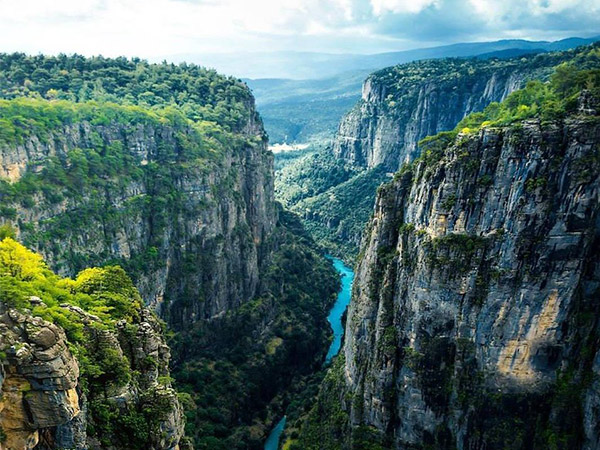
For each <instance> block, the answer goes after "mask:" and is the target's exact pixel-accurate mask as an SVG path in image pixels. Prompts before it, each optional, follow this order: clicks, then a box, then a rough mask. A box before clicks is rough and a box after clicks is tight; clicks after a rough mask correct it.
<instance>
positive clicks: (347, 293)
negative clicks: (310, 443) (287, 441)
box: [265, 256, 354, 450]
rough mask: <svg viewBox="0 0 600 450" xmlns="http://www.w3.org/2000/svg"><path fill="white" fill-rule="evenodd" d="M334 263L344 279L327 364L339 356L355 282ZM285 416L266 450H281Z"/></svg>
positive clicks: (330, 318) (333, 314)
mask: <svg viewBox="0 0 600 450" xmlns="http://www.w3.org/2000/svg"><path fill="white" fill-rule="evenodd" d="M328 259H330V260H331V261H332V262H333V267H335V270H337V271H338V273H339V274H340V276H341V277H342V289H341V290H340V292H339V293H338V296H337V299H336V300H335V304H334V305H333V307H332V308H331V311H329V316H327V320H328V321H329V324H330V325H331V329H332V330H333V341H331V345H330V346H329V350H328V352H327V356H326V357H325V364H329V363H330V362H331V360H332V358H333V357H334V356H335V355H337V354H338V353H339V351H340V348H341V346H342V338H343V337H344V326H343V325H342V316H343V315H344V312H346V308H348V304H349V303H350V297H351V296H352V282H353V281H354V272H353V271H352V269H351V268H350V267H348V266H346V265H345V264H344V263H343V262H342V260H341V259H338V258H334V257H330V256H328ZM285 419H286V418H285V416H284V417H283V418H282V419H281V420H280V421H279V422H278V423H277V425H275V428H273V430H271V433H270V434H269V437H268V438H267V441H266V442H265V450H277V449H278V448H279V439H280V438H281V433H283V429H284V428H285Z"/></svg>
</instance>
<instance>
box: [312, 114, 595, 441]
mask: <svg viewBox="0 0 600 450" xmlns="http://www.w3.org/2000/svg"><path fill="white" fill-rule="evenodd" d="M582 111H585V112H586V113H588V114H589V113H592V114H596V111H595V110H594V109H585V108H584V109H583V110H582ZM599 142H600V122H599V121H598V116H596V115H592V116H590V115H586V114H582V115H578V116H576V117H571V118H569V119H567V120H565V121H564V122H552V123H545V124H541V123H540V122H539V120H529V121H525V122H522V123H519V124H516V125H513V126H510V127H506V128H484V129H483V130H482V131H480V132H478V133H477V134H474V135H473V134H472V135H468V134H467V135H459V136H458V138H457V140H456V142H455V143H454V144H453V145H452V146H451V147H449V148H448V149H447V150H445V151H444V153H443V154H442V155H440V156H438V160H436V161H431V160H429V161H422V162H419V163H418V164H416V165H414V166H413V167H412V168H411V169H410V170H406V171H404V172H402V173H401V175H398V176H397V177H396V179H395V180H394V181H393V182H392V183H390V184H388V185H384V187H383V188H382V189H381V190H380V192H379V194H378V196H377V201H376V205H375V212H374V217H373V219H372V220H371V222H370V224H369V226H368V228H367V232H366V235H365V237H364V241H363V250H362V252H361V256H360V259H359V264H358V267H357V271H356V279H355V285H354V292H353V299H352V303H351V306H350V309H349V313H348V321H347V326H346V342H345V347H344V359H341V360H340V361H338V363H337V364H338V366H337V367H335V368H334V369H333V370H332V373H331V374H330V375H329V381H328V380H327V379H326V382H325V383H324V386H323V388H322V392H321V394H320V400H319V402H318V404H317V406H316V407H315V409H314V410H313V417H312V419H311V420H312V423H319V420H320V421H321V423H322V424H323V425H322V426H321V427H320V428H319V427H318V426H316V427H315V426H312V428H310V427H308V433H307V435H308V436H310V439H309V440H308V441H307V442H308V443H314V442H315V436H316V437H317V440H319V441H321V442H324V443H325V442H327V441H328V439H333V440H330V441H329V442H335V441H336V440H338V441H339V442H340V443H339V444H331V446H329V447H328V446H327V445H325V444H323V446H322V447H319V448H340V446H342V447H343V448H363V447H361V445H363V444H364V442H365V441H368V442H371V443H372V444H373V445H378V446H376V447H373V448H397V449H405V448H436V449H454V448H456V449H479V448H486V449H496V448H502V449H504V448H514V449H521V448H528V449H530V448H540V449H542V448H544V449H545V448H565V449H566V448H569V449H570V448H584V449H594V448H597V445H598V439H599V438H598V436H599V430H598V427H597V424H598V421H599V420H600V413H599V411H600V410H599V408H598V401H599V400H598V399H599V397H598V378H599V376H600V372H598V359H599V356H598V355H599V354H600V352H599V350H600V337H599V336H600V334H599V326H600V323H599V319H598V318H599V317H600V310H599V308H598V304H597V297H598V294H599V291H598V289H599V286H600V276H599V273H600V272H599V271H600V260H599V258H598V255H599V254H600V253H599V250H600V226H599V225H598V224H599V212H600V197H599V195H600V178H599V174H600V147H599ZM311 439H312V440H311ZM361 443H362V444H361ZM306 448H317V447H316V446H314V445H313V446H310V445H309V444H307V446H306Z"/></svg>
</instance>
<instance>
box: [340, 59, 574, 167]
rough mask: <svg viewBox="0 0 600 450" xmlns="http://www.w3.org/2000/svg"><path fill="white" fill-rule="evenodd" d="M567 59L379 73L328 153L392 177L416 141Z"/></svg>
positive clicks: (444, 64) (414, 151)
mask: <svg viewBox="0 0 600 450" xmlns="http://www.w3.org/2000/svg"><path fill="white" fill-rule="evenodd" d="M566 55H568V53H557V54H553V55H542V56H539V55H538V56H530V57H524V58H516V59H512V60H505V61H498V60H491V61H482V60H476V59H474V60H464V59H441V60H432V61H421V62H415V63H410V64H405V65H401V66H398V67H397V68H395V67H391V68H387V69H383V70H381V71H379V72H376V73H374V74H372V75H371V76H369V78H367V80H366V81H365V83H364V85H363V91H362V99H361V101H360V102H359V103H358V104H357V105H356V106H355V107H354V109H353V110H352V111H350V112H349V113H348V114H347V115H346V116H344V118H343V119H342V121H341V123H340V126H339V129H338V132H337V136H336V139H335V141H334V145H333V152H334V153H335V155H336V156H339V157H340V158H344V159H345V160H347V161H348V162H351V163H353V164H356V165H359V166H363V167H366V168H373V167H376V166H378V165H380V164H382V165H383V166H384V167H385V168H386V169H387V170H389V171H396V170H398V169H399V168H400V167H401V166H402V164H404V163H406V162H410V161H412V160H413V159H415V158H416V157H418V156H419V154H418V151H419V150H418V147H417V143H418V141H419V140H421V139H423V138H424V137H426V136H431V135H435V134H437V133H439V132H440V131H444V130H451V129H453V128H454V127H455V126H456V124H457V123H458V122H459V121H460V120H461V119H463V118H464V117H465V116H467V115H468V114H470V113H472V112H475V111H481V110H483V109H484V108H485V107H486V106H487V105H488V104H490V103H491V102H499V101H502V100H503V99H504V98H506V96H507V95H508V94H510V93H511V92H513V91H515V90H517V89H520V88H522V87H523V85H524V84H525V82H526V81H528V80H531V79H539V78H544V77H547V76H548V75H549V74H550V72H551V68H552V67H553V66H555V65H557V64H559V63H560V62H561V60H562V59H564V58H565V57H566ZM396 71H397V72H396Z"/></svg>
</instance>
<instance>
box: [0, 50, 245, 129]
mask: <svg viewBox="0 0 600 450" xmlns="http://www.w3.org/2000/svg"><path fill="white" fill-rule="evenodd" d="M0 97H2V98H6V99H14V98H20V97H34V98H40V97H41V98H45V99H48V100H54V99H62V100H68V101H71V102H78V103H81V102H87V101H90V100H94V101H99V102H103V103H104V102H112V103H119V104H123V105H137V106H142V107H144V108H156V107H158V108H163V107H166V106H172V107H177V108H178V109H179V110H180V111H181V112H182V113H183V114H184V115H185V116H186V117H188V118H189V119H191V120H193V121H201V120H206V121H210V122H216V123H218V124H220V125H221V126H223V127H225V128H227V129H230V130H240V129H241V128H242V127H244V126H245V124H246V123H247V121H248V119H249V117H248V112H249V110H248V104H249V103H251V102H253V99H252V96H251V94H250V92H249V91H248V89H247V88H246V86H245V85H244V84H243V83H242V82H241V81H239V80H236V79H234V78H228V77H224V76H222V75H220V74H218V73H217V72H216V71H214V70H209V69H204V68H202V67H198V66H196V65H193V64H185V63H184V64H179V65H175V64H167V63H163V64H149V63H148V62H146V61H144V60H141V59H138V58H133V59H127V58H103V57H101V56H98V57H92V58H87V57H83V56H80V55H73V56H67V55H64V54H62V55H58V56H43V55H37V56H27V55H25V54H23V53H13V54H0Z"/></svg>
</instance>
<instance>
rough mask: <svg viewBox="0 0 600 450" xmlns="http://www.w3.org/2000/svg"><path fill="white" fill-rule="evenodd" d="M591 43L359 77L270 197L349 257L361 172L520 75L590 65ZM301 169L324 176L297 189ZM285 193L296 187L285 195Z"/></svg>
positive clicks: (389, 161)
mask: <svg viewBox="0 0 600 450" xmlns="http://www.w3.org/2000/svg"><path fill="white" fill-rule="evenodd" d="M597 48H598V47H597V44H596V45H594V46H591V47H581V48H580V49H576V50H569V51H566V52H556V53H545V54H540V55H530V56H525V57H518V58H511V59H507V60H500V59H492V60H481V59H441V60H429V61H420V62H414V63H410V64H405V65H399V66H395V67H391V68H388V69H384V70H381V71H378V72H375V73H374V74H372V75H371V76H370V77H369V78H367V80H366V81H365V83H364V86H363V96H362V99H361V100H360V101H359V102H358V103H357V104H356V105H355V107H354V108H353V109H352V110H351V111H350V112H348V113H347V114H346V115H345V116H344V118H343V119H342V121H341V123H340V126H339V129H338V133H337V135H336V138H335V140H334V142H333V144H332V148H331V150H330V151H329V152H328V151H321V152H319V155H321V156H320V157H318V158H314V157H313V158H298V159H295V160H293V161H292V162H291V163H290V164H288V165H286V166H285V167H283V168H282V169H281V170H280V171H279V173H278V174H277V176H276V192H277V195H278V198H280V199H281V200H282V201H283V202H284V204H285V205H286V206H287V207H289V208H290V209H291V210H293V211H296V212H297V213H298V214H300V215H301V216H302V217H303V219H304V221H305V223H306V225H307V227H308V228H309V229H311V230H312V232H313V235H314V236H315V237H317V239H318V240H319V241H320V242H322V243H324V244H325V245H326V246H327V247H328V248H329V249H330V251H332V252H334V253H335V254H337V255H341V256H343V257H344V258H346V260H348V261H352V259H353V258H354V257H355V256H356V254H357V253H358V244H359V242H360V238H361V230H362V229H363V228H364V225H365V224H366V222H365V221H364V220H366V219H368V217H369V216H370V214H371V212H372V205H373V201H374V198H375V190H374V189H372V188H371V189H365V190H362V189H361V190H359V191H357V190H356V188H355V186H361V185H362V182H361V179H363V178H365V177H369V178H370V179H372V180H373V184H372V185H371V186H373V185H374V186H377V185H378V184H380V183H381V182H382V181H384V180H386V178H388V175H387V174H392V173H393V172H395V171H397V170H398V169H399V168H400V167H401V166H402V165H403V164H404V163H406V162H410V161H412V160H414V159H415V158H417V157H418V156H419V155H420V154H421V148H420V147H419V146H418V142H419V141H420V140H421V139H423V138H425V137H426V136H428V135H431V134H436V133H438V132H441V131H444V130H451V129H453V128H454V127H455V126H456V124H457V123H458V122H459V121H460V120H462V119H463V118H464V117H465V116H466V115H468V114H469V113H471V112H476V111H482V110H483V109H484V108H485V107H486V106H487V105H488V104H490V103H493V102H498V101H502V100H503V99H505V98H506V97H507V96H508V95H509V94H510V93H511V92H513V91H514V90H516V89H518V88H520V87H523V86H524V85H525V84H526V83H527V81H528V80H532V79H541V80H546V79H548V77H549V76H550V74H551V73H552V71H553V67H555V66H557V65H558V64H560V63H562V62H566V61H572V60H573V61H575V63H576V64H577V65H578V66H581V67H586V64H595V62H596V61H597ZM590 49H592V50H590ZM332 160H335V161H336V162H335V165H333V166H332V164H331V162H330V161H332ZM331 167H345V168H346V169H345V170H346V172H347V173H353V174H354V175H353V176H354V177H356V176H359V175H360V177H361V178H357V179H356V180H354V178H352V177H346V178H344V179H341V180H340V181H339V182H337V181H333V180H337V179H338V175H337V170H338V169H337V168H336V169H330V168H331ZM328 170H331V175H330V176H329V177H328V176H327V175H326V172H327V171H328ZM307 173H308V174H310V173H319V177H318V178H317V179H319V180H327V179H328V178H329V179H330V181H324V182H323V183H322V187H317V186H313V187H312V190H311V191H303V189H302V184H303V183H304V181H303V180H304V179H306V178H309V179H310V178H311V176H307V175H306V174H307ZM377 173H379V175H378V176H377V175H376V174H377ZM341 183H343V185H342V184H341ZM340 191H343V193H342V192H340ZM288 192H297V193H298V194H295V195H294V196H293V197H292V196H290V195H288V194H287V193H288ZM367 196H369V198H366V197H367ZM344 199H345V200H344ZM356 199H359V201H358V202H357V201H355V200H356ZM357 220H360V221H362V222H360V223H357ZM350 230H352V231H350Z"/></svg>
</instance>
